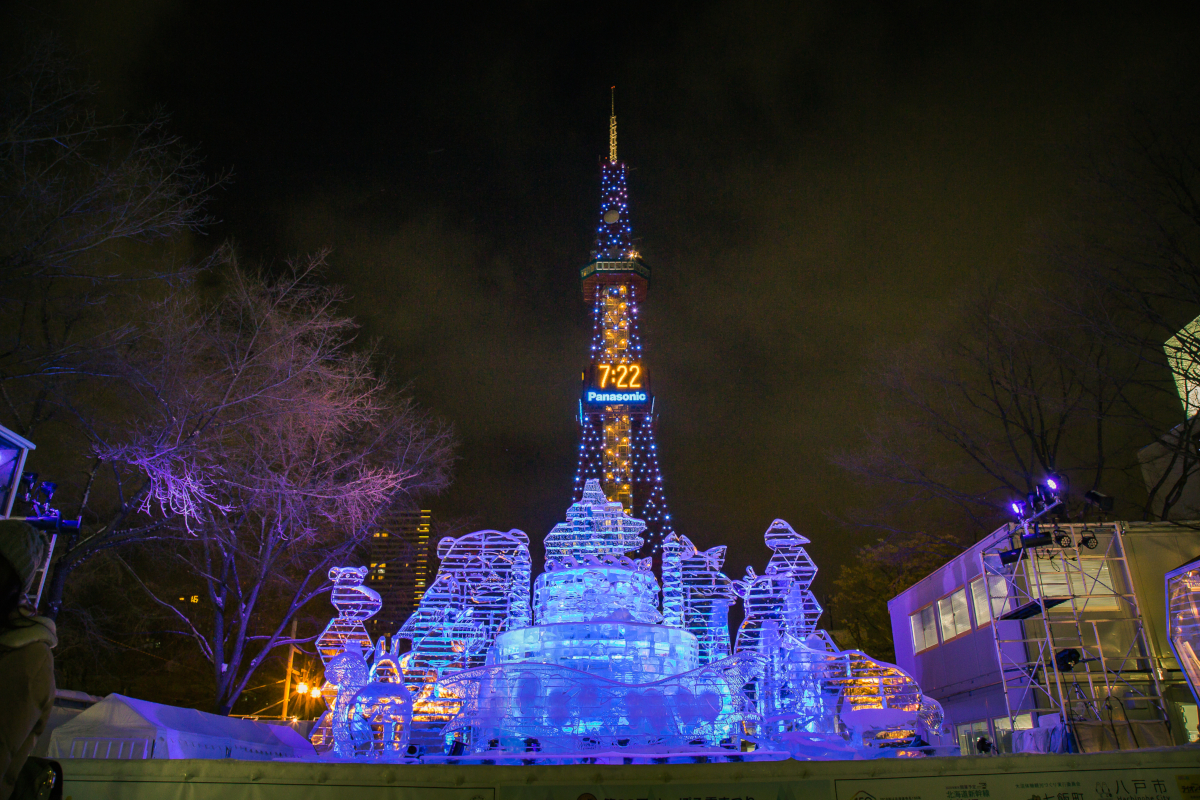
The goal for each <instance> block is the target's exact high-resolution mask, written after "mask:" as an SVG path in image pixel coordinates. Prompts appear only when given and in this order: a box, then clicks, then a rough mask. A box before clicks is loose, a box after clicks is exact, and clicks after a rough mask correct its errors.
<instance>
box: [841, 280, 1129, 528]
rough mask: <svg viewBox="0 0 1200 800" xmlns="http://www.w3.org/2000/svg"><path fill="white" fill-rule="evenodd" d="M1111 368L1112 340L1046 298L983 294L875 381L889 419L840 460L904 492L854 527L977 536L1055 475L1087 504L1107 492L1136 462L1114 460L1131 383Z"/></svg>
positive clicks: (895, 494) (899, 355)
mask: <svg viewBox="0 0 1200 800" xmlns="http://www.w3.org/2000/svg"><path fill="white" fill-rule="evenodd" d="M1112 362H1113V355H1112V353H1111V351H1110V349H1109V348H1108V347H1107V346H1106V344H1105V342H1104V341H1103V340H1101V339H1099V338H1098V337H1095V336H1094V335H1092V332H1091V331H1090V330H1089V329H1088V328H1087V326H1085V325H1083V324H1081V323H1080V322H1079V320H1078V319H1077V318H1076V317H1073V316H1070V315H1063V314H1054V313H1049V307H1048V305H1047V304H1046V303H1044V302H1042V301H1041V299H1040V296H1039V294H1037V293H1034V292H1027V293H1025V294H1024V295H1017V296H1016V301H1015V302H1012V301H1009V300H1008V299H1007V298H1005V299H1002V298H1001V295H1000V293H999V292H998V291H996V290H994V289H992V290H989V291H987V292H985V293H983V294H982V295H981V296H980V297H979V298H978V299H977V300H976V301H974V302H972V303H969V304H967V305H965V306H964V307H963V309H962V312H961V315H960V317H959V319H958V320H957V321H956V323H955V324H953V325H951V326H950V327H949V328H947V329H946V330H945V331H943V332H942V333H941V334H940V336H939V337H938V338H937V339H935V340H934V341H932V342H930V341H925V342H921V343H918V344H916V345H912V346H909V347H908V348H906V349H904V350H903V351H901V352H899V353H895V354H892V355H891V360H890V362H888V363H885V364H884V365H883V366H882V367H881V368H880V369H879V370H878V371H876V372H873V373H872V374H871V375H870V377H869V379H870V380H871V381H872V382H873V384H874V385H876V386H878V388H879V390H880V398H881V402H880V413H879V415H878V417H877V419H876V420H874V421H873V422H872V423H871V426H870V427H869V428H868V429H867V430H866V431H864V436H863V439H864V442H865V443H864V444H863V445H862V446H860V447H858V448H857V449H847V450H846V451H843V452H841V453H837V454H835V455H834V461H835V463H837V464H839V465H840V466H842V467H844V468H846V469H848V470H850V471H852V472H854V473H856V474H858V475H860V476H861V477H863V478H865V479H867V480H868V481H869V482H872V483H873V484H875V485H881V484H882V485H884V486H891V487H893V488H894V489H895V490H896V491H895V492H893V493H892V497H891V498H890V501H889V502H887V503H884V504H883V505H882V506H880V507H877V508H874V509H871V510H870V513H869V514H868V515H866V516H865V517H859V518H858V519H857V520H855V521H856V522H859V523H864V522H866V523H867V524H871V525H875V526H878V527H883V528H886V529H893V530H896V529H900V527H901V526H902V525H903V524H904V523H903V522H902V520H904V518H905V513H906V512H909V516H911V517H914V518H915V520H914V521H913V522H912V524H914V525H916V526H917V527H928V524H929V522H930V521H931V520H934V519H940V520H942V521H943V524H942V525H939V526H936V527H938V528H939V529H940V530H949V529H951V528H953V527H954V524H955V523H960V524H963V525H965V528H966V530H963V531H962V532H961V533H962V534H967V533H968V532H974V533H975V534H978V533H981V532H985V531H987V530H990V529H991V528H993V527H995V525H996V524H998V523H999V522H1000V521H1001V519H1003V517H1004V515H1005V513H1006V512H1007V510H1008V504H1009V502H1010V501H1011V500H1013V499H1014V498H1021V497H1024V496H1025V495H1026V494H1027V493H1028V492H1030V491H1031V490H1032V489H1033V486H1034V484H1035V483H1038V482H1041V481H1042V480H1043V479H1044V478H1045V477H1046V476H1047V475H1057V476H1059V477H1060V478H1064V477H1067V478H1071V479H1072V483H1073V484H1074V485H1075V486H1076V487H1077V492H1076V495H1077V496H1078V495H1082V494H1083V492H1086V491H1087V490H1088V489H1090V488H1094V487H1095V486H1097V485H1099V484H1100V482H1101V480H1102V479H1103V478H1105V477H1106V476H1108V475H1109V474H1110V473H1113V472H1119V471H1120V470H1121V469H1124V468H1126V467H1127V466H1128V462H1129V459H1128V458H1124V459H1122V460H1121V461H1120V462H1119V463H1114V460H1113V451H1114V449H1117V448H1119V447H1120V446H1121V445H1122V444H1124V442H1125V434H1124V432H1123V428H1121V426H1120V425H1118V420H1117V419H1116V415H1117V414H1118V409H1119V408H1120V406H1121V403H1122V402H1123V397H1124V391H1125V388H1126V386H1125V384H1126V382H1127V380H1128V378H1127V376H1125V375H1123V374H1122V373H1120V372H1119V371H1118V370H1117V369H1115V368H1114V365H1113V363H1112ZM1114 429H1118V430H1117V431H1116V432H1114ZM884 496H886V495H884ZM951 519H952V520H953V523H950V524H946V523H948V522H950V520H951ZM888 520H890V521H888ZM960 535H961V534H960ZM964 540H965V541H969V538H967V537H964Z"/></svg>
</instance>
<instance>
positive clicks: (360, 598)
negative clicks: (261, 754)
mask: <svg viewBox="0 0 1200 800" xmlns="http://www.w3.org/2000/svg"><path fill="white" fill-rule="evenodd" d="M366 577H367V568H366V567H333V568H332V569H330V570H329V580H331V581H333V590H332V591H331V592H330V597H329V601H330V603H332V604H333V607H334V608H335V609H336V610H337V616H335V617H334V618H333V619H331V620H330V621H329V624H328V625H326V626H325V630H323V631H321V635H320V636H318V637H317V642H316V644H317V654H318V655H320V656H321V661H322V663H324V664H325V677H326V682H325V685H324V686H322V687H321V699H323V700H324V701H325V707H326V708H327V709H328V711H326V713H325V714H324V715H322V717H321V719H320V720H319V721H318V722H317V724H316V726H314V727H313V732H312V743H313V746H315V747H320V748H327V747H328V746H329V745H330V743H331V742H332V728H331V727H330V726H331V724H332V720H333V717H332V712H333V709H334V706H335V704H336V699H337V696H338V684H337V681H335V680H330V679H329V675H330V671H329V663H330V660H331V659H333V658H334V657H335V656H337V655H338V654H339V653H341V652H342V651H343V650H345V648H346V646H347V645H348V644H350V643H352V642H353V643H354V644H355V645H356V646H357V647H358V649H359V652H360V653H361V652H362V651H363V650H367V651H370V649H371V635H370V634H369V633H367V628H366V626H365V625H364V624H363V623H364V622H365V621H366V620H368V619H370V618H371V617H373V616H375V614H376V613H378V611H379V609H380V607H381V606H382V605H383V601H382V600H380V598H379V594H378V593H377V592H375V590H373V589H368V588H367V587H366V586H363V585H362V582H363V579H365V578H366Z"/></svg>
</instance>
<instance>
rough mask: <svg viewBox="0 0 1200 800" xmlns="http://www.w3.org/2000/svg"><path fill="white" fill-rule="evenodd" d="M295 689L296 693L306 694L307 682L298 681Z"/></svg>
mask: <svg viewBox="0 0 1200 800" xmlns="http://www.w3.org/2000/svg"><path fill="white" fill-rule="evenodd" d="M296 691H297V692H298V693H300V694H308V684H307V683H300V684H299V685H298V686H297V687H296Z"/></svg>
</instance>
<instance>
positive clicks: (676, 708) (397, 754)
mask: <svg viewBox="0 0 1200 800" xmlns="http://www.w3.org/2000/svg"><path fill="white" fill-rule="evenodd" d="M566 516H567V519H566V521H565V522H562V523H560V524H558V525H556V526H555V527H554V529H553V530H552V531H551V532H550V534H549V535H548V536H547V537H546V548H545V550H546V562H545V570H544V571H543V572H542V574H540V575H539V576H538V577H537V580H536V581H535V582H534V584H533V592H532V602H530V600H531V598H530V584H529V581H530V558H529V548H528V544H529V539H528V537H527V536H526V535H525V534H524V533H522V532H521V531H516V530H514V531H509V532H508V533H501V532H499V531H478V532H476V533H472V534H468V535H466V536H461V537H457V538H446V539H443V540H442V541H441V542H440V543H439V546H438V556H439V558H440V559H441V566H440V568H439V570H438V574H437V577H436V579H435V580H434V582H433V584H432V585H431V586H430V588H429V590H428V591H427V592H426V593H425V595H424V597H423V598H422V600H421V603H420V606H419V607H418V609H417V611H416V613H414V614H413V615H412V617H411V618H410V619H409V620H408V621H407V622H406V623H405V624H404V626H403V628H402V629H401V631H400V632H399V633H398V634H397V636H396V637H395V638H393V640H392V642H391V647H390V648H389V647H386V646H385V642H383V641H382V640H381V641H380V642H379V643H378V644H377V646H376V647H375V648H374V650H373V651H372V653H371V655H372V663H371V664H370V665H368V664H367V662H366V660H365V658H364V655H363V645H362V639H363V638H364V636H365V629H363V630H362V631H361V632H360V631H359V629H360V628H361V627H362V620H363V619H366V618H367V617H369V616H370V614H372V613H374V610H375V609H376V608H377V607H378V606H377V603H378V601H377V600H374V601H373V600H372V599H371V595H373V593H371V592H370V590H363V589H362V587H361V586H360V585H359V584H360V583H361V579H362V573H364V572H365V570H364V571H359V570H352V569H343V570H335V571H333V572H331V577H333V578H334V579H335V584H336V585H335V590H334V598H333V599H334V604H335V606H337V607H338V611H339V616H338V619H335V620H334V621H333V622H332V623H330V626H329V627H328V628H327V629H326V631H325V632H324V633H322V637H321V638H320V639H318V643H319V646H321V647H322V648H323V649H322V651H321V652H322V656H323V657H325V658H326V662H327V673H326V674H327V676H328V677H329V680H330V681H331V685H332V684H336V687H335V688H336V691H335V693H334V695H333V696H332V697H331V702H330V709H331V712H330V715H329V717H330V720H331V722H330V724H329V726H327V727H329V728H330V730H331V738H332V740H333V741H334V742H335V750H336V753H337V755H339V756H341V757H351V756H352V757H356V758H371V759H377V760H384V761H399V760H402V755H401V751H402V750H403V749H404V746H405V744H406V743H408V742H412V743H414V744H422V745H425V746H426V747H427V748H428V749H429V751H430V753H431V754H436V753H438V752H439V751H442V752H445V753H448V754H449V755H443V756H437V757H440V758H467V759H472V758H473V759H478V760H487V761H494V760H496V759H505V758H511V759H516V760H518V761H521V760H526V761H527V760H529V758H531V757H533V758H552V759H561V760H566V761H571V760H582V759H589V758H596V757H605V758H607V757H615V756H612V755H611V754H613V753H618V754H619V753H624V754H630V755H633V754H638V753H641V754H643V756H644V757H646V758H650V757H659V756H663V755H670V754H686V755H684V756H681V757H687V758H706V759H711V758H717V759H720V758H723V757H724V756H721V755H720V754H721V753H725V754H728V757H729V758H738V759H742V758H747V757H750V756H748V755H747V754H746V753H745V752H744V751H747V750H755V751H756V753H758V754H761V757H775V758H779V757H783V756H784V754H791V755H792V756H793V757H796V758H819V759H828V758H863V757H872V756H878V755H885V754H895V753H899V752H907V753H910V754H911V753H914V752H917V751H915V750H913V748H914V747H925V742H924V738H925V737H927V736H928V735H929V734H930V733H931V732H933V731H937V730H938V728H939V726H940V725H941V721H942V718H941V709H940V707H939V706H938V705H937V703H936V702H934V701H932V700H930V699H929V698H927V697H925V696H923V695H922V693H921V690H920V687H919V686H917V684H916V682H915V681H913V679H912V678H911V677H910V676H909V675H907V674H906V673H905V672H904V671H903V670H901V669H899V668H897V667H895V666H893V665H890V664H885V663H882V662H880V661H877V660H875V659H872V658H871V657H870V656H867V655H866V654H864V653H861V652H858V651H854V650H850V651H842V650H839V649H838V648H837V647H836V645H835V644H834V643H833V641H832V640H831V639H830V637H829V636H828V634H826V633H825V632H824V631H821V630H818V629H817V624H818V621H819V618H820V616H821V608H820V606H819V605H818V604H817V602H816V599H815V598H814V597H813V594H812V592H811V588H810V587H811V585H812V582H813V579H814V578H815V577H816V573H817V568H816V565H815V564H814V563H813V561H812V559H811V558H810V557H809V555H808V553H807V552H806V551H805V549H804V545H805V544H808V543H809V541H808V539H806V538H805V537H804V536H802V535H801V534H799V533H797V532H796V531H795V530H794V529H793V528H792V527H791V526H790V525H788V524H787V523H786V522H784V521H783V520H775V521H774V522H772V523H771V525H770V527H769V528H768V529H767V531H766V535H765V541H766V544H767V546H768V547H769V548H770V549H771V551H772V555H771V558H770V560H769V562H768V564H767V567H766V570H765V572H764V573H763V574H762V575H758V574H757V573H755V571H754V570H753V569H752V568H749V569H747V575H746V577H745V578H744V579H742V580H738V581H731V580H730V579H729V578H728V577H727V576H726V575H725V574H724V573H723V572H722V571H721V568H722V565H723V562H724V559H725V548H724V547H714V548H710V549H708V550H705V551H700V550H698V549H697V548H696V547H695V545H694V544H693V543H692V542H691V541H690V540H688V538H687V537H685V536H677V535H671V536H668V537H667V538H666V539H665V540H664V542H663V550H662V552H663V560H662V572H661V586H660V583H659V579H658V577H656V576H655V574H654V571H653V570H652V565H651V561H650V559H641V560H635V559H633V558H631V557H630V555H629V554H630V553H632V552H635V551H636V550H637V549H638V548H639V547H641V545H642V542H643V540H642V535H641V534H642V532H643V531H644V530H645V525H644V523H643V522H642V521H641V520H638V519H634V518H632V517H630V516H629V515H628V514H627V513H626V512H625V511H624V509H623V508H622V506H621V504H620V503H616V502H609V501H608V500H607V499H606V498H605V496H604V494H603V492H602V491H601V490H600V486H599V484H598V483H597V482H596V481H588V483H587V486H586V488H585V490H584V493H583V497H582V498H581V500H580V501H579V502H578V503H575V504H574V505H572V506H571V508H570V509H569V510H568V511H567V515H566ZM356 580H357V581H358V583H355V581H356ZM738 598H740V599H741V600H742V601H743V602H744V604H745V618H744V621H743V623H742V625H741V627H740V628H739V629H738V632H737V641H736V647H735V648H734V649H733V652H732V653H731V652H730V646H729V624H728V615H729V609H730V607H731V605H732V604H733V603H734V602H735V601H736V600H737V599H738ZM356 620H357V624H356ZM338 637H340V639H339V638H338ZM401 639H407V640H410V641H411V643H412V647H411V649H410V650H409V651H408V652H406V653H403V654H401V653H400V646H399V643H400V640H401ZM339 641H340V644H339V643H338V642H339ZM368 646H369V645H368ZM338 647H340V648H341V649H340V650H337V652H336V653H335V654H334V655H333V656H331V657H327V654H328V653H331V652H333V651H334V650H335V649H336V648H338ZM443 748H444V749H443ZM904 748H908V749H904ZM922 752H929V750H928V748H925V750H923V751H922ZM606 753H608V754H610V755H608V756H605V755H603V754H606ZM772 754H773V755H772ZM622 757H625V756H622ZM754 757H760V756H759V755H755V756H754Z"/></svg>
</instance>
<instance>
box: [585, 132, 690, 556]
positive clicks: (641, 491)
mask: <svg viewBox="0 0 1200 800" xmlns="http://www.w3.org/2000/svg"><path fill="white" fill-rule="evenodd" d="M626 177H627V169H626V166H625V164H624V163H623V162H621V161H619V160H618V159H617V118H616V115H615V114H613V116H612V117H611V118H610V119H609V152H608V158H607V159H604V160H602V161H601V163H600V188H601V195H600V221H599V224H598V226H597V229H596V245H595V248H594V249H593V251H592V260H591V261H590V262H589V263H588V264H587V265H586V266H585V267H583V269H581V270H580V278H581V279H582V282H583V295H584V300H585V301H586V302H587V303H588V304H589V306H590V308H591V315H592V344H591V351H590V353H589V364H588V368H587V370H586V371H585V372H584V374H583V393H582V396H581V399H580V404H579V423H580V438H579V458H578V462H577V465H576V470H575V486H574V499H575V501H576V502H579V501H580V500H582V498H583V491H584V486H585V484H586V483H587V481H588V479H589V478H595V479H597V480H599V481H600V485H601V487H602V489H603V490H604V494H605V496H606V497H607V498H608V499H609V500H610V501H613V502H619V503H621V505H622V506H623V507H624V508H625V510H626V512H628V513H629V514H631V515H632V516H634V517H637V518H638V519H641V520H644V521H645V522H646V532H645V539H646V547H647V548H648V549H649V551H650V552H651V553H658V552H659V551H660V549H661V545H662V542H663V539H664V538H665V537H667V536H668V535H670V534H671V533H672V532H673V530H674V528H673V525H672V523H671V514H670V511H669V510H668V508H667V502H666V498H665V496H664V494H663V478H662V472H661V471H660V469H659V464H658V445H657V443H656V442H655V435H654V429H655V413H654V395H653V394H652V392H651V391H650V385H651V384H650V377H649V375H648V374H647V372H646V364H645V362H644V360H643V352H642V336H641V331H640V325H639V315H640V313H641V308H642V304H643V303H644V302H645V300H646V294H647V290H648V289H649V286H650V268H649V267H648V266H647V265H646V263H645V262H644V261H643V260H642V258H641V256H640V255H639V253H638V251H637V249H636V248H635V246H634V241H633V229H632V228H631V227H630V225H629V196H628V190H627V187H626Z"/></svg>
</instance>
